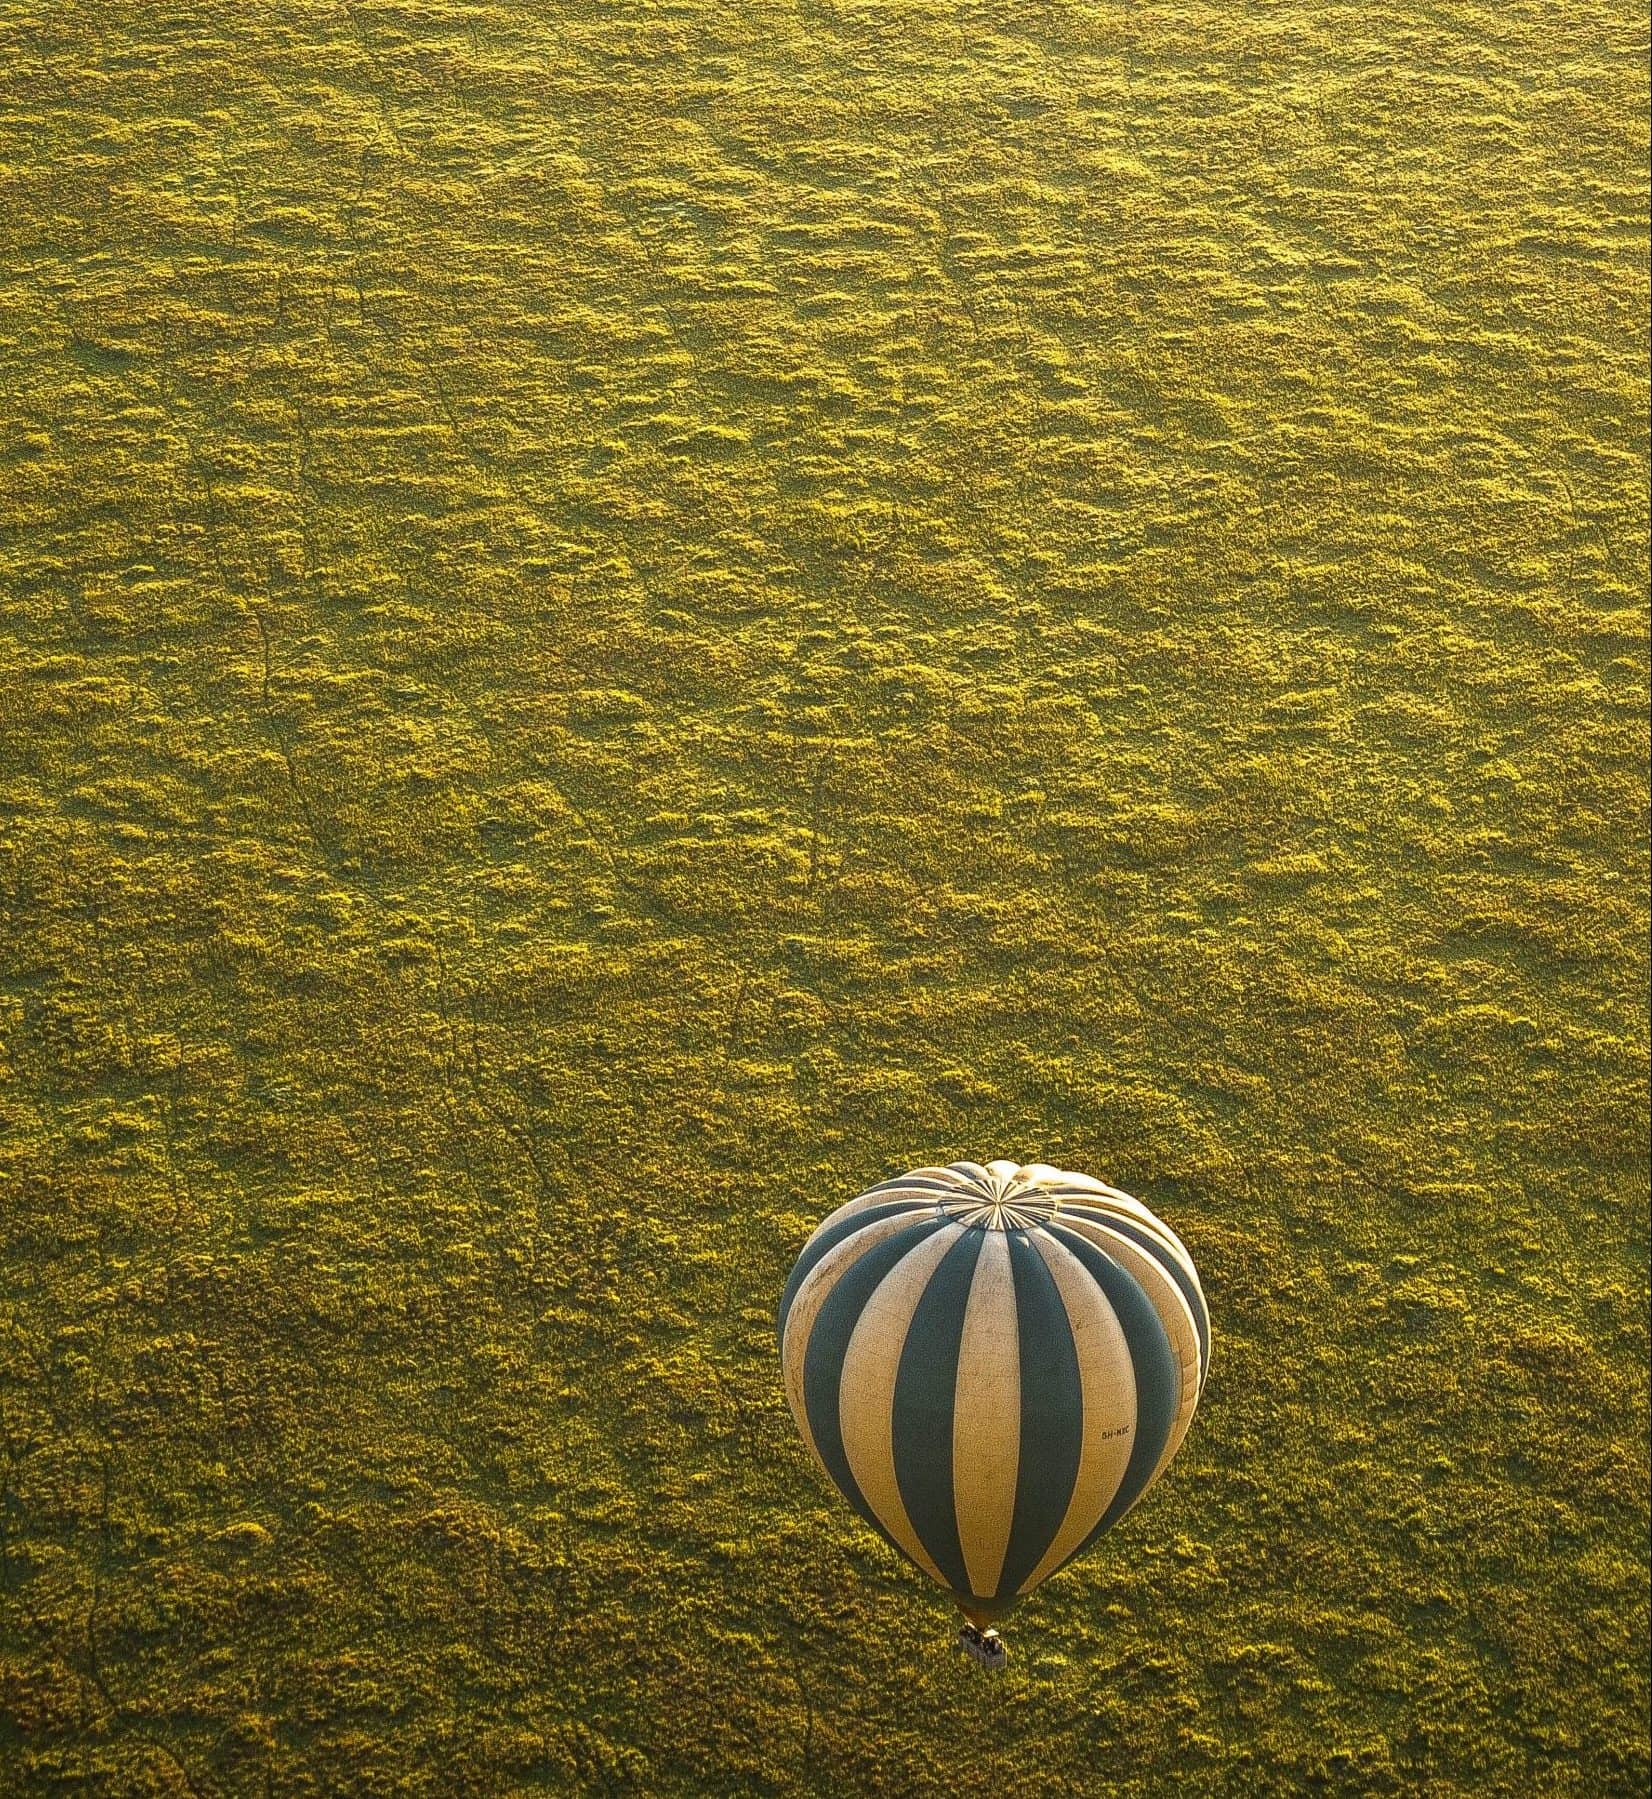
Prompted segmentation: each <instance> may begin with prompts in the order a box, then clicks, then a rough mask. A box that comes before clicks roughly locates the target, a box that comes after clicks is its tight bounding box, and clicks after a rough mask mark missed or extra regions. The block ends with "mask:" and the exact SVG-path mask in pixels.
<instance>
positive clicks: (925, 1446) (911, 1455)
mask: <svg viewBox="0 0 1652 1799" xmlns="http://www.w3.org/2000/svg"><path fill="white" fill-rule="evenodd" d="M983 1241H984V1236H983V1233H982V1232H980V1231H965V1232H964V1234H963V1235H962V1236H961V1237H960V1238H959V1239H958V1241H957V1242H956V1243H955V1244H953V1246H952V1248H951V1249H949V1250H948V1251H947V1252H946V1254H945V1255H944V1256H943V1257H942V1258H941V1261H940V1265H939V1266H938V1267H937V1268H936V1270H935V1272H934V1273H933V1274H932V1275H931V1276H930V1277H929V1284H928V1285H927V1286H926V1287H925V1288H924V1290H923V1297H922V1298H921V1299H920V1300H919V1301H918V1304H917V1308H916V1310H915V1311H914V1312H913V1314H912V1322H911V1323H910V1324H909V1325H908V1326H907V1330H906V1341H905V1343H904V1344H903V1345H902V1346H901V1361H900V1367H899V1369H898V1370H897V1371H896V1375H895V1405H894V1412H893V1428H894V1441H895V1482H896V1485H897V1486H898V1487H899V1488H900V1494H901V1503H902V1505H904V1506H905V1507H906V1515H907V1517H908V1518H909V1519H910V1520H911V1523H912V1528H913V1530H914V1531H915V1532H916V1533H917V1538H918V1541H919V1542H920V1543H922V1544H923V1546H924V1548H925V1549H926V1550H927V1551H928V1552H929V1556H930V1559H931V1560H932V1561H933V1562H934V1564H935V1566H936V1567H937V1568H939V1569H940V1571H941V1573H942V1574H943V1575H944V1576H945V1578H946V1582H947V1585H948V1586H950V1587H951V1588H952V1590H953V1591H954V1592H956V1593H967V1592H968V1590H969V1576H968V1575H967V1574H966V1573H965V1571H964V1553H963V1550H962V1548H961V1547H960V1546H959V1543H958V1514H957V1511H956V1508H955V1505H954V1499H953V1487H952V1441H953V1410H954V1406H955V1403H956V1400H957V1393H958V1349H959V1346H960V1344H961V1343H962V1342H963V1336H964V1309H965V1307H966V1306H967V1305H968V1303H969V1289H970V1283H971V1282H972V1281H973V1280H974V1278H975V1264H976V1261H977V1259H978V1258H979V1256H980V1254H981V1244H982V1242H983Z"/></svg>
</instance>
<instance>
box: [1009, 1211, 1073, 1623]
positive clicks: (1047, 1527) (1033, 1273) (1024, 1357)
mask: <svg viewBox="0 0 1652 1799" xmlns="http://www.w3.org/2000/svg"><path fill="white" fill-rule="evenodd" d="M1009 1248H1010V1267H1011V1270H1012V1271H1013V1273H1014V1276H1015V1310H1016V1321H1017V1327H1018V1330H1019V1334H1020V1350H1021V1460H1020V1470H1019V1473H1018V1474H1017V1476H1016V1483H1015V1513H1014V1520H1013V1522H1012V1524H1011V1526H1010V1541H1009V1549H1008V1551H1007V1552H1006V1554H1005V1557H1004V1571H1003V1574H1002V1576H1001V1577H1000V1579H999V1582H998V1594H999V1596H1000V1597H1008V1596H1009V1595H1012V1594H1014V1593H1015V1592H1016V1591H1017V1589H1018V1588H1019V1587H1020V1585H1021V1583H1022V1581H1024V1580H1025V1579H1026V1578H1027V1576H1028V1575H1029V1574H1031V1573H1032V1571H1033V1569H1034V1568H1036V1567H1037V1566H1038V1564H1039V1562H1040V1561H1042V1560H1043V1557H1044V1552H1045V1550H1047V1549H1048V1548H1049V1546H1050V1544H1051V1543H1053V1542H1054V1541H1055V1533H1056V1532H1057V1531H1058V1530H1059V1529H1060V1528H1061V1521H1062V1519H1063V1518H1065V1517H1066V1515H1067V1507H1068V1505H1069V1503H1070V1502H1071V1500H1072V1497H1073V1488H1074V1486H1075V1485H1076V1484H1077V1481H1078V1464H1079V1456H1080V1454H1081V1452H1082V1450H1083V1447H1084V1383H1083V1378H1082V1376H1081V1375H1080V1373H1079V1367H1078V1349H1077V1347H1076V1345H1075V1344H1074V1342H1073V1327H1072V1324H1071V1321H1070V1320H1069V1319H1068V1317H1067V1308H1066V1306H1065V1304H1064V1303H1063V1302H1062V1298H1061V1290H1060V1289H1059V1288H1058V1287H1057V1286H1056V1284H1055V1277H1054V1275H1052V1274H1051V1273H1050V1271H1049V1268H1048V1267H1047V1266H1046V1265H1045V1262H1044V1258H1043V1257H1042V1256H1041V1255H1040V1254H1039V1253H1038V1251H1037V1250H1036V1249H1035V1248H1034V1247H1033V1244H1032V1241H1031V1239H1030V1238H1028V1237H1027V1236H1026V1235H1024V1234H1023V1233H1022V1232H1020V1231H1012V1232H1011V1233H1010V1238H1009Z"/></svg>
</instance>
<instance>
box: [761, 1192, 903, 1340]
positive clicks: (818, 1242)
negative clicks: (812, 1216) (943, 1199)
mask: <svg viewBox="0 0 1652 1799" xmlns="http://www.w3.org/2000/svg"><path fill="white" fill-rule="evenodd" d="M898 1212H912V1213H913V1214H914V1216H916V1217H919V1218H921V1217H923V1215H924V1214H923V1211H922V1209H921V1208H920V1207H915V1206H914V1205H913V1204H912V1202H911V1201H910V1200H908V1201H904V1202H903V1201H900V1200H892V1201H890V1202H889V1203H888V1204H886V1205H881V1206H868V1207H866V1209H865V1210H864V1211H861V1212H851V1213H850V1214H849V1216H848V1217H847V1218H840V1219H839V1220H838V1222H837V1223H836V1224H834V1225H833V1226H832V1227H831V1229H830V1230H825V1231H822V1232H821V1233H820V1234H819V1235H818V1236H815V1237H811V1238H810V1239H809V1241H808V1242H807V1243H806V1244H805V1245H804V1246H803V1253H802V1255H800V1256H799V1257H798V1258H797V1264H796V1266H795V1267H794V1268H793V1269H792V1272H791V1275H790V1278H789V1279H788V1280H787V1282H786V1290H785V1292H784V1293H782V1294H781V1295H780V1310H779V1312H778V1314H777V1315H776V1317H775V1321H774V1329H775V1335H776V1336H777V1337H778V1338H779V1339H780V1345H781V1348H782V1350H783V1349H784V1348H785V1344H786V1319H787V1317H788V1315H789V1314H790V1312H791V1309H792V1301H793V1300H794V1299H796V1298H797V1295H798V1289H799V1288H801V1287H802V1285H803V1283H804V1281H806V1280H807V1279H808V1278H809V1275H810V1273H811V1272H812V1271H813V1270H814V1269H815V1268H817V1267H818V1266H819V1265H820V1263H821V1261H822V1260H823V1259H824V1257H825V1256H826V1255H827V1253H828V1252H829V1251H831V1250H834V1249H836V1248H837V1246H838V1244H840V1243H841V1242H842V1241H843V1240H844V1238H845V1237H852V1236H853V1235H854V1234H855V1232H856V1231H861V1230H865V1228H866V1227H867V1225H869V1224H876V1223H877V1222H878V1220H879V1219H880V1218H893V1217H894V1216H895V1215H896V1214H897V1213H898Z"/></svg>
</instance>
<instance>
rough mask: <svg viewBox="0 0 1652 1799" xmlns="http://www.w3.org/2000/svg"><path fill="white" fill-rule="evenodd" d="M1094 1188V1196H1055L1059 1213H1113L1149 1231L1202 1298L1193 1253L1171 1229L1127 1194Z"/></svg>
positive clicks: (1202, 1292)
mask: <svg viewBox="0 0 1652 1799" xmlns="http://www.w3.org/2000/svg"><path fill="white" fill-rule="evenodd" d="M1096 1186H1097V1189H1098V1190H1097V1191H1096V1192H1093V1193H1092V1192H1089V1191H1085V1192H1083V1193H1073V1192H1071V1191H1069V1192H1064V1193H1060V1194H1057V1195H1056V1197H1058V1198H1059V1199H1060V1201H1061V1205H1062V1210H1063V1211H1067V1210H1068V1209H1069V1208H1071V1209H1073V1210H1076V1211H1080V1212H1086V1211H1087V1212H1089V1213H1091V1214H1092V1215H1096V1214H1104V1213H1107V1212H1116V1213H1118V1214H1120V1215H1121V1216H1122V1217H1124V1218H1126V1219H1128V1220H1129V1222H1130V1223H1132V1224H1135V1225H1139V1226H1140V1227H1141V1228H1142V1229H1144V1230H1146V1231H1149V1232H1151V1234H1152V1236H1153V1238H1154V1239H1155V1241H1157V1242H1159V1243H1162V1244H1163V1245H1164V1246H1165V1248H1166V1249H1167V1250H1169V1252H1170V1253H1171V1255H1173V1256H1174V1257H1175V1258H1176V1261H1177V1263H1178V1264H1179V1266H1180V1267H1181V1270H1182V1272H1183V1273H1184V1274H1185V1275H1186V1276H1187V1278H1188V1279H1189V1280H1190V1281H1191V1282H1192V1283H1193V1286H1194V1289H1195V1291H1196V1292H1198V1293H1199V1295H1200V1296H1201V1297H1203V1295H1204V1288H1203V1287H1201V1286H1200V1285H1199V1271H1198V1269H1197V1268H1195V1267H1194V1266H1193V1257H1192V1254H1191V1253H1190V1252H1189V1250H1188V1247H1187V1245H1186V1244H1185V1243H1184V1242H1183V1241H1182V1240H1181V1238H1180V1237H1178V1236H1177V1235H1176V1233H1175V1232H1174V1231H1173V1230H1172V1229H1171V1228H1170V1226H1169V1225H1168V1224H1166V1223H1165V1221H1164V1220H1163V1219H1162V1218H1160V1217H1159V1216H1158V1215H1157V1214H1156V1213H1154V1212H1150V1211H1149V1210H1148V1209H1147V1207H1146V1206H1144V1205H1143V1204H1142V1202H1141V1201H1140V1200H1139V1199H1132V1198H1131V1197H1130V1195H1129V1194H1128V1193H1120V1192H1119V1191H1118V1189H1117V1188H1116V1187H1102V1186H1101V1183H1100V1182H1099V1181H1098V1182H1097V1183H1096Z"/></svg>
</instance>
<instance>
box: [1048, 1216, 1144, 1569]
mask: <svg viewBox="0 0 1652 1799" xmlns="http://www.w3.org/2000/svg"><path fill="white" fill-rule="evenodd" d="M1032 1241H1033V1245H1034V1247H1035V1248H1036V1249H1037V1250H1038V1253H1039V1254H1040V1255H1041V1256H1042V1257H1043V1258H1044V1265H1045V1267H1046V1268H1048V1269H1049V1271H1050V1274H1051V1275H1052V1277H1053V1278H1054V1280H1055V1285H1056V1291H1057V1292H1058V1293H1059V1294H1060V1295H1061V1303H1062V1305H1063V1306H1064V1307H1066V1311H1067V1322H1068V1324H1069V1326H1070V1327H1071V1329H1072V1333H1073V1347H1074V1349H1075V1350H1077V1352H1078V1368H1079V1381H1080V1390H1081V1392H1082V1395H1083V1407H1084V1428H1083V1434H1082V1436H1081V1438H1080V1448H1079V1459H1078V1475H1077V1478H1076V1479H1075V1480H1074V1482H1073V1493H1072V1498H1071V1499H1070V1500H1069V1501H1068V1504H1067V1512H1066V1515H1065V1516H1064V1517H1063V1518H1062V1520H1061V1523H1060V1525H1059V1526H1058V1527H1057V1529H1056V1533H1055V1535H1054V1536H1053V1537H1052V1538H1051V1539H1050V1546H1049V1548H1048V1549H1046V1550H1045V1552H1044V1555H1043V1559H1042V1560H1041V1561H1040V1562H1039V1564H1038V1566H1037V1567H1036V1568H1034V1569H1033V1571H1032V1572H1031V1573H1030V1574H1029V1575H1028V1576H1027V1578H1026V1579H1025V1580H1024V1581H1022V1583H1021V1586H1020V1589H1019V1590H1020V1591H1021V1592H1023V1593H1026V1592H1030V1591H1031V1590H1032V1588H1034V1587H1035V1586H1037V1585H1038V1583H1039V1582H1040V1581H1041V1580H1043V1579H1044V1578H1045V1577H1046V1576H1047V1575H1049V1574H1051V1573H1053V1572H1054V1571H1055V1570H1056V1569H1057V1568H1059V1567H1060V1566H1061V1564H1062V1563H1063V1562H1064V1561H1066V1559H1067V1558H1068V1556H1070V1555H1071V1554H1072V1553H1073V1551H1074V1550H1075V1549H1077V1548H1078V1546H1079V1545H1080V1544H1081V1543H1082V1542H1083V1541H1084V1540H1085V1538H1086V1537H1088V1536H1089V1534H1090V1532H1091V1531H1092V1530H1094V1529H1095V1527H1096V1525H1097V1524H1099V1523H1100V1522H1101V1515H1102V1513H1103V1512H1105V1511H1106V1510H1107V1508H1108V1506H1110V1505H1111V1504H1112V1503H1113V1495H1114V1494H1115V1493H1117V1492H1118V1490H1119V1484H1120V1483H1121V1482H1122V1481H1123V1479H1124V1475H1125V1470H1126V1469H1127V1468H1128V1467H1129V1465H1130V1452H1131V1450H1132V1449H1133V1448H1134V1447H1135V1442H1136V1379H1135V1371H1134V1368H1133V1367H1132V1365H1131V1361H1130V1345H1129V1344H1128V1343H1127V1342H1126V1341H1125V1336H1124V1328H1123V1326H1122V1325H1121V1324H1120V1323H1119V1321H1118V1315H1117V1313H1115V1312H1114V1310H1113V1308H1112V1306H1111V1305H1109V1304H1108V1301H1107V1295H1106V1294H1105V1293H1103V1292H1102V1290H1101V1288H1100V1287H1098V1286H1097V1285H1096V1283H1095V1281H1094V1280H1093V1279H1092V1278H1091V1277H1090V1274H1089V1271H1088V1270H1087V1269H1086V1268H1084V1266H1083V1265H1082V1264H1081V1263H1080V1262H1079V1259H1078V1257H1077V1256H1075V1255H1074V1254H1073V1253H1072V1251H1071V1250H1070V1249H1068V1248H1067V1247H1066V1245H1065V1244H1063V1243H1058V1242H1057V1241H1056V1239H1055V1238H1054V1237H1051V1236H1048V1235H1046V1234H1045V1233H1044V1232H1043V1231H1035V1232H1034V1233H1033V1237H1032Z"/></svg>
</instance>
